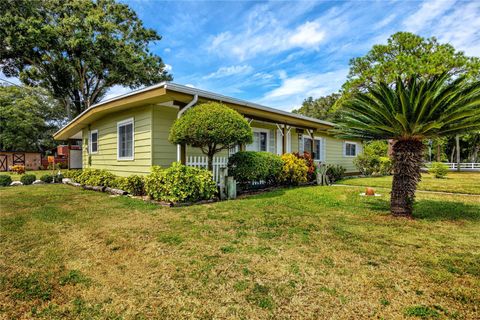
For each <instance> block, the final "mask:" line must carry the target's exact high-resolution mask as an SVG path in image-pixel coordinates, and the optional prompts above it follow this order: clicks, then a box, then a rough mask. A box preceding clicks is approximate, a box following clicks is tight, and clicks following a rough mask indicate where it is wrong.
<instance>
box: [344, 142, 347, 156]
mask: <svg viewBox="0 0 480 320" xmlns="http://www.w3.org/2000/svg"><path fill="white" fill-rule="evenodd" d="M346 155H347V143H346V142H345V141H344V142H343V156H346Z"/></svg>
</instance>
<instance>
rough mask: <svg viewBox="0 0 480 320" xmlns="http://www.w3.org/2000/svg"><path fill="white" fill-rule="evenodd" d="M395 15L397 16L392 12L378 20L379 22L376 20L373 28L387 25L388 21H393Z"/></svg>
mask: <svg viewBox="0 0 480 320" xmlns="http://www.w3.org/2000/svg"><path fill="white" fill-rule="evenodd" d="M396 17H397V14H395V13H392V14H391V15H389V16H387V17H385V18H384V19H382V20H380V21H379V22H377V23H376V24H375V25H374V26H373V29H375V30H377V29H382V28H383V27H386V26H388V25H389V24H390V23H392V22H393V20H395V18H396Z"/></svg>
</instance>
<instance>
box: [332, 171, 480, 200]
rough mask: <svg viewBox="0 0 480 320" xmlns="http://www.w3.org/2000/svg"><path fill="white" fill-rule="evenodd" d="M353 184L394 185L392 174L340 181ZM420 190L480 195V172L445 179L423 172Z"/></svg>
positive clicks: (459, 173)
mask: <svg viewBox="0 0 480 320" xmlns="http://www.w3.org/2000/svg"><path fill="white" fill-rule="evenodd" d="M338 183H339V184H347V185H352V186H368V187H382V188H391V187H392V176H386V177H368V178H351V179H344V180H341V181H339V182H338ZM418 190H428V191H445V192H454V193H469V194H479V195H480V172H449V173H448V175H447V177H446V178H444V179H437V178H435V177H434V176H433V175H431V174H428V173H424V174H422V181H421V182H420V184H419V186H418Z"/></svg>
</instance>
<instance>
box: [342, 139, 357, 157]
mask: <svg viewBox="0 0 480 320" xmlns="http://www.w3.org/2000/svg"><path fill="white" fill-rule="evenodd" d="M356 155H357V144H356V143H353V142H345V157H355V156H356Z"/></svg>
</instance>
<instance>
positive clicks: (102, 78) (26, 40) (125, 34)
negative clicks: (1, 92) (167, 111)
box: [0, 0, 172, 114]
mask: <svg viewBox="0 0 480 320" xmlns="http://www.w3.org/2000/svg"><path fill="white" fill-rule="evenodd" d="M0 12H2V16H1V17H0V48H1V49H0V65H1V70H2V71H3V72H4V73H5V74H6V75H7V76H19V77H20V79H21V80H22V82H24V83H26V84H30V85H32V86H41V87H43V88H45V89H47V90H49V91H50V92H51V94H52V95H53V96H54V97H55V98H58V99H61V100H62V101H63V102H65V104H67V105H73V106H75V110H74V112H73V113H74V114H78V113H80V112H81V111H83V110H84V109H86V108H87V107H89V106H90V105H92V104H94V103H96V102H98V101H99V100H100V99H102V98H103V96H104V95H105V93H106V91H107V90H108V88H110V87H112V86H114V85H122V86H128V87H131V88H135V87H139V86H141V85H150V84H154V83H158V82H160V81H164V80H172V77H171V75H169V74H168V73H167V71H166V69H165V65H164V63H163V61H162V59H161V58H160V57H159V56H156V55H153V54H151V53H150V52H149V50H148V46H149V44H150V43H151V42H152V41H158V40H160V39H161V37H160V36H159V35H158V34H157V33H156V32H155V30H153V29H147V28H145V27H144V26H143V23H142V21H141V20H140V19H139V18H138V17H137V15H136V14H135V12H134V11H133V10H132V9H130V8H129V7H128V6H127V5H125V4H122V3H117V2H115V1H114V0H102V1H93V0H72V1H60V0H51V1H39V0H32V1H14V0H6V1H3V2H1V3H0Z"/></svg>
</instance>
